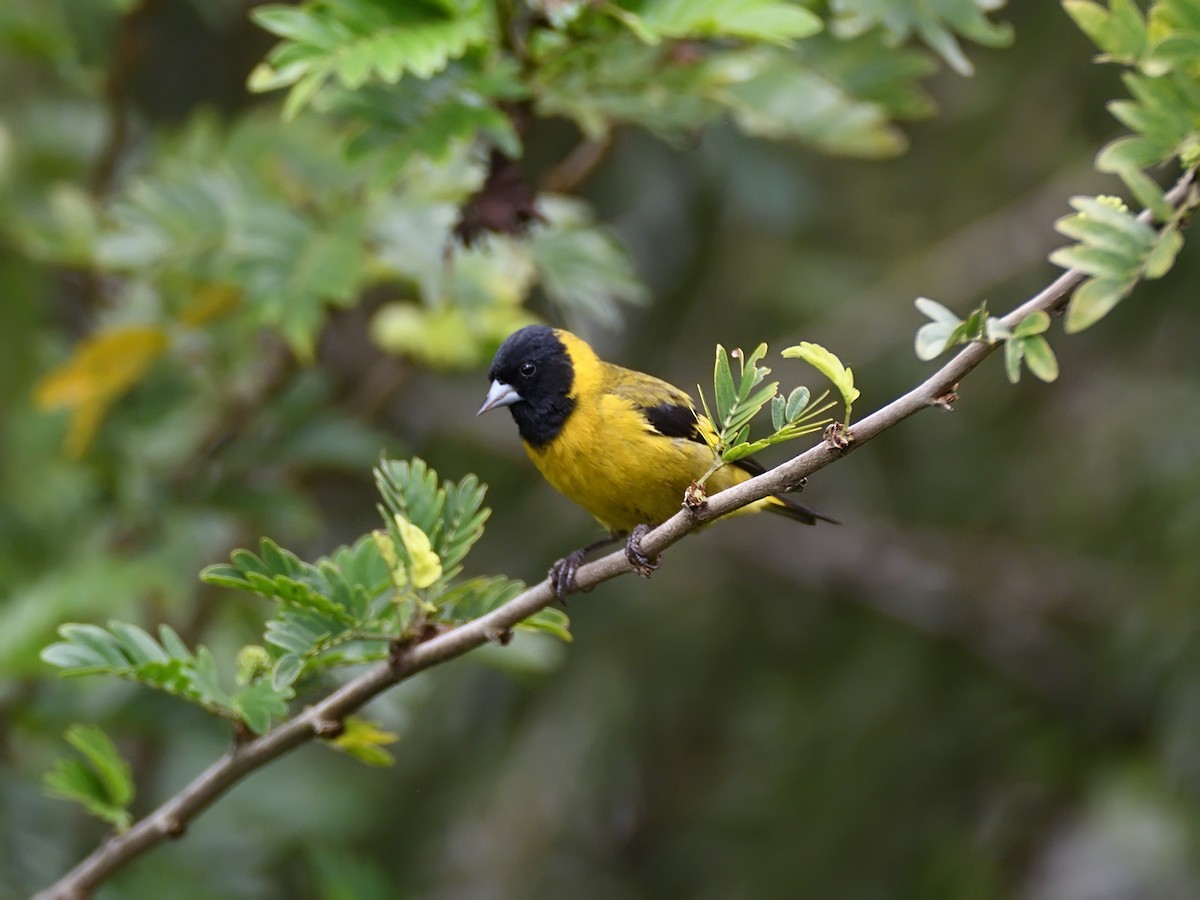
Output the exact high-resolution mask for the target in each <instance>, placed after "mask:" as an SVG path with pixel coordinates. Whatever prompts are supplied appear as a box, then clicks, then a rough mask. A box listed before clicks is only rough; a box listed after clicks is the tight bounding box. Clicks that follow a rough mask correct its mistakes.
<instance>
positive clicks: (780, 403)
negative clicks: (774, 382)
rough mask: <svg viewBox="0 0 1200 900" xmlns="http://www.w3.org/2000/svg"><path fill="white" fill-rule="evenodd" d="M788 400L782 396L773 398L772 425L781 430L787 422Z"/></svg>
mask: <svg viewBox="0 0 1200 900" xmlns="http://www.w3.org/2000/svg"><path fill="white" fill-rule="evenodd" d="M786 407H787V401H786V400H784V399H783V397H782V396H778V395H777V396H775V397H772V398H771V427H772V428H774V429H775V430H776V431H779V430H780V429H781V428H783V426H784V425H786V424H787V409H786Z"/></svg>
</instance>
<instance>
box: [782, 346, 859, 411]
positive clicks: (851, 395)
mask: <svg viewBox="0 0 1200 900" xmlns="http://www.w3.org/2000/svg"><path fill="white" fill-rule="evenodd" d="M783 355H784V356H786V357H788V358H789V359H802V360H804V361H805V362H806V363H808V364H809V365H810V366H812V367H813V368H814V369H816V370H817V371H818V372H820V373H821V374H822V375H824V376H825V377H826V378H828V379H829V380H830V381H832V382H833V386H834V387H836V388H837V389H838V391H839V392H840V393H841V395H842V401H843V402H844V403H845V405H846V420H847V421H849V419H850V408H851V407H852V406H853V404H854V401H855V400H857V399H858V398H859V390H858V388H856V387H855V386H854V372H853V371H852V370H851V369H848V368H847V367H846V366H844V365H842V361H841V360H840V359H838V358H837V357H836V356H835V355H834V354H832V353H830V352H829V351H828V350H826V349H825V348H824V347H822V346H821V345H820V344H813V343H811V342H809V341H801V342H800V343H799V344H797V345H796V346H795V347H788V348H787V349H786V350H784V351H783Z"/></svg>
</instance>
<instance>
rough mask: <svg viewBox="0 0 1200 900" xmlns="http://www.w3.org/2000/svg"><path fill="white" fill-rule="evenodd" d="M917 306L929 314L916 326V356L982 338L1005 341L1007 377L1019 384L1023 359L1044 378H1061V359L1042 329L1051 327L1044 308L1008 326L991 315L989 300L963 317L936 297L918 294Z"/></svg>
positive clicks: (929, 356) (938, 352)
mask: <svg viewBox="0 0 1200 900" xmlns="http://www.w3.org/2000/svg"><path fill="white" fill-rule="evenodd" d="M915 305H916V307H917V309H918V310H919V311H920V312H922V313H924V314H925V315H926V316H928V317H929V318H930V320H931V321H929V322H926V323H925V324H924V325H922V326H921V327H920V328H919V329H917V337H916V351H917V357H918V358H919V359H923V360H930V359H934V358H935V357H938V356H941V355H942V354H943V353H945V352H946V351H947V350H949V349H950V348H951V347H956V346H959V345H961V344H970V343H973V342H975V341H980V342H982V343H985V344H996V343H1000V342H1003V343H1004V370H1005V373H1006V374H1007V375H1008V380H1009V381H1011V382H1012V383H1013V384H1016V383H1017V382H1018V381H1019V380H1020V379H1021V363H1022V362H1024V364H1025V366H1026V368H1028V369H1029V371H1030V372H1031V373H1032V374H1033V375H1034V376H1035V377H1037V378H1040V379H1041V380H1042V381H1054V380H1055V379H1056V378H1058V359H1057V358H1056V357H1055V356H1054V351H1053V350H1051V349H1050V343H1049V342H1048V341H1047V340H1046V338H1045V337H1044V336H1043V333H1044V332H1045V331H1046V330H1047V329H1048V328H1049V327H1050V316H1049V315H1048V314H1047V313H1045V312H1042V311H1040V310H1039V311H1038V312H1034V313H1030V314H1029V315H1028V316H1026V317H1025V318H1024V319H1022V320H1021V321H1020V322H1019V323H1018V324H1017V326H1016V327H1015V328H1009V327H1008V326H1007V325H1005V324H1004V322H1003V321H1001V320H1000V319H998V318H996V317H995V316H990V315H988V308H987V302H986V301H984V302H983V303H981V304H980V305H979V306H978V307H977V308H975V309H973V310H971V312H970V313H969V314H968V315H967V318H965V319H960V318H959V317H958V316H956V315H955V314H954V313H953V312H951V311H950V310H949V309H947V308H946V307H945V306H943V305H942V304H940V303H938V302H937V301H936V300H930V299H929V298H928V297H918V298H917V299H916V301H915Z"/></svg>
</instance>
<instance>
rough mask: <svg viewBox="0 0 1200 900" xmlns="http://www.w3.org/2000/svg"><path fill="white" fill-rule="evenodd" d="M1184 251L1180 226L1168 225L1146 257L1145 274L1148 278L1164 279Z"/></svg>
mask: <svg viewBox="0 0 1200 900" xmlns="http://www.w3.org/2000/svg"><path fill="white" fill-rule="evenodd" d="M1181 249H1183V235H1182V234H1181V233H1180V231H1179V226H1178V225H1175V224H1173V223H1172V224H1171V225H1168V226H1167V227H1166V228H1164V229H1163V230H1162V232H1161V233H1160V234H1159V236H1158V241H1157V242H1156V243H1155V244H1154V247H1153V248H1152V249H1151V250H1150V252H1149V254H1147V256H1146V267H1145V270H1144V274H1145V276H1146V277H1147V278H1162V277H1163V276H1164V275H1166V274H1167V273H1168V272H1169V271H1171V267H1172V266H1173V265H1175V257H1176V256H1178V255H1179V251H1180V250H1181Z"/></svg>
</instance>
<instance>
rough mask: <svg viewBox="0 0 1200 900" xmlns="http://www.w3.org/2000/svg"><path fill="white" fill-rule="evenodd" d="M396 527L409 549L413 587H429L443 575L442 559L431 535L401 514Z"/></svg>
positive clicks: (406, 548) (406, 547)
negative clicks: (434, 546) (435, 548)
mask: <svg viewBox="0 0 1200 900" xmlns="http://www.w3.org/2000/svg"><path fill="white" fill-rule="evenodd" d="M396 528H397V529H398V530H399V532H400V540H402V541H403V542H404V549H405V550H407V551H408V559H409V562H410V563H411V565H412V570H411V572H410V573H409V574H410V575H411V576H412V583H413V587H415V588H427V587H429V586H430V585H431V584H433V583H434V582H435V581H437V580H438V579H439V578H441V577H442V560H441V557H439V556H438V555H437V554H436V553H434V552H433V547H432V545H431V544H430V543H429V535H427V534H426V533H425V532H424V531H422V530H421V529H420V528H419V527H417V526H416V525H414V524H413V523H412V522H410V521H408V519H406V518H405V517H404V516H402V515H399V514H397V516H396Z"/></svg>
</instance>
